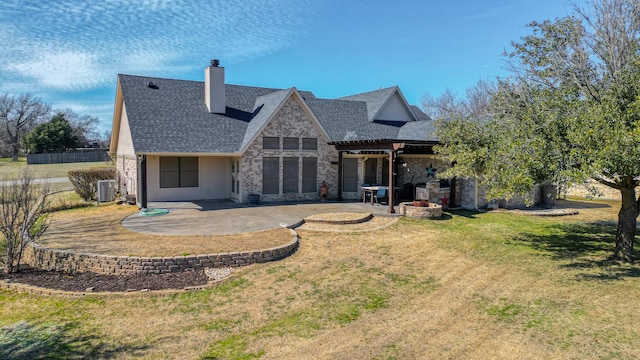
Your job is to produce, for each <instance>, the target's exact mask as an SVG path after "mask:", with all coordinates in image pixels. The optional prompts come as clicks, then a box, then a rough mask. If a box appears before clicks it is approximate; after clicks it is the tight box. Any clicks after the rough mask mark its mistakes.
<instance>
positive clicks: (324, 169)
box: [240, 97, 338, 202]
mask: <svg viewBox="0 0 640 360" xmlns="http://www.w3.org/2000/svg"><path fill="white" fill-rule="evenodd" d="M265 136H267V137H278V138H280V147H281V148H282V139H283V138H284V137H294V138H298V139H300V150H282V149H279V150H269V149H263V148H262V138H263V137H265ZM302 138H316V139H318V150H302ZM263 157H278V158H280V185H279V188H280V194H262V158H263ZM284 157H298V158H299V159H300V160H299V164H300V168H299V169H300V170H299V177H301V176H302V158H303V157H316V158H317V164H318V172H317V179H318V184H317V190H316V191H315V192H313V193H301V192H298V193H295V194H282V158H284ZM337 160H338V152H337V150H335V148H334V147H333V146H330V145H327V143H326V141H325V139H324V138H323V136H322V135H321V134H320V132H319V131H318V130H317V128H316V127H315V126H314V124H313V122H312V120H311V119H309V118H308V117H307V114H306V113H305V111H304V110H303V109H302V107H301V106H300V104H299V103H298V101H297V100H296V99H294V98H293V97H291V98H289V100H287V101H286V102H285V104H284V105H283V107H282V109H280V111H279V112H278V114H276V116H275V117H274V118H273V119H272V120H271V121H270V122H269V123H268V124H267V125H266V126H265V128H264V129H263V130H262V132H261V133H260V134H258V137H257V138H256V140H255V141H254V142H253V144H251V145H250V146H249V148H248V149H247V150H246V152H245V153H244V156H243V157H242V161H241V165H240V169H241V173H240V188H241V192H242V199H241V201H242V202H247V201H248V200H247V197H248V195H249V194H250V193H254V194H260V200H261V201H304V200H317V199H319V198H320V195H319V191H320V185H321V184H322V181H325V182H326V184H327V187H328V190H329V193H328V197H329V198H330V199H334V198H336V197H337V196H338V184H337V183H335V181H336V179H337V178H338V165H337V164H335V165H332V164H331V162H332V161H337ZM298 187H299V190H302V183H301V181H300V180H299V185H298Z"/></svg>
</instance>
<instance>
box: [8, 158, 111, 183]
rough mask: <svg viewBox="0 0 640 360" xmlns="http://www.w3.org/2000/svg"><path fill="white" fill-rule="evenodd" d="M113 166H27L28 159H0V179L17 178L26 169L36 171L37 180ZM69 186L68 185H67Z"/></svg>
mask: <svg viewBox="0 0 640 360" xmlns="http://www.w3.org/2000/svg"><path fill="white" fill-rule="evenodd" d="M105 166H112V165H111V163H110V162H102V161H101V162H80V163H65V164H36V165H27V160H26V158H19V161H17V162H13V161H11V159H8V158H2V159H0V179H5V178H10V179H11V178H17V177H19V176H20V174H21V172H22V171H23V169H24V168H28V169H31V170H33V171H34V173H35V177H36V179H44V178H61V177H65V178H66V177H67V174H68V173H69V171H71V170H81V169H90V168H93V167H105ZM67 186H68V185H67Z"/></svg>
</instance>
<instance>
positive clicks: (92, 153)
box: [27, 149, 111, 164]
mask: <svg viewBox="0 0 640 360" xmlns="http://www.w3.org/2000/svg"><path fill="white" fill-rule="evenodd" d="M110 159H111V157H110V156H109V150H108V149H90V150H83V151H73V152H68V153H46V154H27V164H61V163H74V162H97V161H109V160H110Z"/></svg>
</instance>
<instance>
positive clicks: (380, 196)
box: [373, 186, 389, 205]
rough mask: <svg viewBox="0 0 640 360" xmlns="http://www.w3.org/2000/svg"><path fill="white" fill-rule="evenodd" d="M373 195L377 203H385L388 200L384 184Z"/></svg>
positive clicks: (387, 191)
mask: <svg viewBox="0 0 640 360" xmlns="http://www.w3.org/2000/svg"><path fill="white" fill-rule="evenodd" d="M373 197H374V198H375V200H376V202H378V204H380V205H387V203H388V202H389V189H388V188H387V187H386V186H381V187H380V188H379V189H378V192H377V193H376V194H375V195H374V196H373Z"/></svg>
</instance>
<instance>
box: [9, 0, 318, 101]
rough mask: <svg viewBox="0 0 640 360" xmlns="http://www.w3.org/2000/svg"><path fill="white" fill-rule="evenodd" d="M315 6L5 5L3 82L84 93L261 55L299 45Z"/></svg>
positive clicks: (13, 0) (19, 0) (16, 0)
mask: <svg viewBox="0 0 640 360" xmlns="http://www.w3.org/2000/svg"><path fill="white" fill-rule="evenodd" d="M315 6H317V2H314V1H312V0H304V1H300V0H297V1H294V0H288V1H276V0H267V1H258V0H253V1H228V0H224V1H223V0H218V1H211V0H201V1H188V0H176V1H168V0H143V1H128V0H127V1H125V0H109V1H103V2H92V1H85V0H66V1H55V2H50V1H48V0H38V1H36V0H27V1H23V0H5V1H4V2H2V3H0V29H2V30H0V39H2V40H3V43H5V44H7V43H8V44H9V45H8V47H7V49H6V50H5V51H3V52H1V53H0V77H2V78H5V79H10V80H11V79H12V80H24V81H26V82H29V83H31V84H33V85H34V86H36V87H42V88H44V89H50V90H58V91H77V90H82V91H84V90H86V89H90V88H95V87H99V86H101V85H104V83H105V82H106V80H107V79H108V78H110V77H114V76H115V74H116V73H119V72H128V73H133V72H138V71H140V70H141V69H143V70H145V73H155V74H160V73H162V72H166V71H168V72H169V73H171V72H173V71H179V70H180V69H183V68H184V66H185V65H184V63H187V62H189V63H192V64H193V62H194V61H193V59H194V58H197V59H199V60H200V59H207V58H209V57H211V56H219V57H222V58H225V59H226V61H227V62H232V61H237V60H241V59H243V58H247V57H255V56H261V55H264V54H268V53H270V52H273V51H276V50H278V49H281V48H283V47H286V46H289V45H291V44H292V43H293V42H295V41H296V40H297V39H299V38H300V36H301V34H304V30H305V27H306V24H307V23H308V22H309V21H312V19H311V16H310V14H311V13H310V10H309V9H313V8H314V7H315ZM311 11H312V10H311ZM8 39H10V40H11V41H7V40H8ZM0 90H1V89H0Z"/></svg>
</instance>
